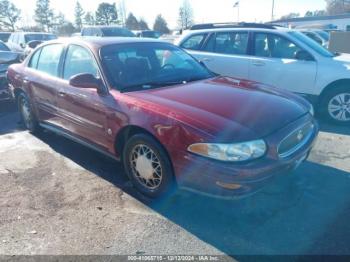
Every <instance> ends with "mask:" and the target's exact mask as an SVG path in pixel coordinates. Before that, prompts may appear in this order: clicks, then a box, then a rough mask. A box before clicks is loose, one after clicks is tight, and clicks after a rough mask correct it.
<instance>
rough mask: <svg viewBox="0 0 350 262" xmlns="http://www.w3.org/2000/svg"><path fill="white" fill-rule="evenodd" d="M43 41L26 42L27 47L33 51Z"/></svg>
mask: <svg viewBox="0 0 350 262" xmlns="http://www.w3.org/2000/svg"><path fill="white" fill-rule="evenodd" d="M42 43H43V41H40V40H33V41H30V42H28V44H27V45H28V46H29V47H30V48H31V49H35V48H36V47H37V46H38V45H40V44H42Z"/></svg>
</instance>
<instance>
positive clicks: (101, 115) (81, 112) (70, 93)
mask: <svg viewBox="0 0 350 262" xmlns="http://www.w3.org/2000/svg"><path fill="white" fill-rule="evenodd" d="M82 73H88V74H92V75H94V76H95V77H99V70H98V66H97V63H96V61H95V58H94V57H93V56H92V54H91V52H90V51H89V50H88V49H86V48H84V47H81V46H78V45H70V46H69V47H68V50H67V53H66V58H65V63H64V67H63V72H62V79H60V80H58V81H59V86H60V90H59V94H58V107H59V115H60V118H61V121H62V127H63V128H64V129H66V130H68V131H70V132H71V133H72V134H74V135H76V136H78V137H80V138H83V139H85V140H88V141H90V142H92V143H94V144H96V145H98V146H99V147H102V148H103V149H106V148H107V146H108V143H109V142H108V140H110V139H111V138H110V134H109V133H108V127H107V126H106V125H107V115H108V112H109V109H108V108H107V106H106V105H107V104H109V102H110V101H109V100H111V98H112V97H111V96H110V95H100V94H99V93H98V90H96V89H86V88H84V89H83V88H78V87H74V86H71V85H70V84H69V79H70V78H71V77H73V76H75V75H77V74H82Z"/></svg>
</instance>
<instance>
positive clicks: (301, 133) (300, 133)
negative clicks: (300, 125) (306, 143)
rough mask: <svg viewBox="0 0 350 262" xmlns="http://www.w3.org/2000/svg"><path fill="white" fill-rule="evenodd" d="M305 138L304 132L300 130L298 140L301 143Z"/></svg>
mask: <svg viewBox="0 0 350 262" xmlns="http://www.w3.org/2000/svg"><path fill="white" fill-rule="evenodd" d="M303 138H304V133H303V131H302V130H300V131H299V133H298V135H297V139H298V140H299V141H301V140H303Z"/></svg>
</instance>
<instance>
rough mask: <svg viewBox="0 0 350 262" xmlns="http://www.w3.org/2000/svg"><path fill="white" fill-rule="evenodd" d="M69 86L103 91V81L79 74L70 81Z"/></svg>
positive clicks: (90, 75) (89, 75)
mask: <svg viewBox="0 0 350 262" xmlns="http://www.w3.org/2000/svg"><path fill="white" fill-rule="evenodd" d="M69 85H71V86H74V87H78V88H90V89H96V90H97V91H101V87H102V82H101V79H98V78H96V77H95V76H93V75H92V74H78V75H74V76H72V77H71V78H70V79H69Z"/></svg>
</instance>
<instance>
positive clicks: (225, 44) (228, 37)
mask: <svg viewBox="0 0 350 262" xmlns="http://www.w3.org/2000/svg"><path fill="white" fill-rule="evenodd" d="M247 49H248V32H222V33H217V34H215V35H213V36H212V37H211V38H210V39H209V41H208V43H207V46H206V50H208V51H213V52H215V53H219V54H227V55H245V54H247Z"/></svg>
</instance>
